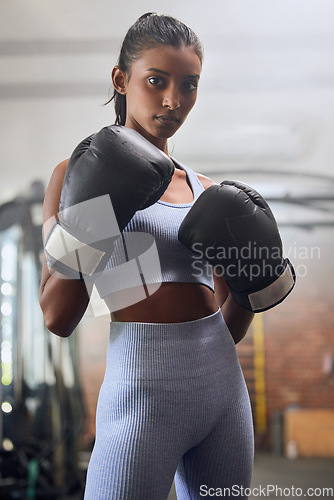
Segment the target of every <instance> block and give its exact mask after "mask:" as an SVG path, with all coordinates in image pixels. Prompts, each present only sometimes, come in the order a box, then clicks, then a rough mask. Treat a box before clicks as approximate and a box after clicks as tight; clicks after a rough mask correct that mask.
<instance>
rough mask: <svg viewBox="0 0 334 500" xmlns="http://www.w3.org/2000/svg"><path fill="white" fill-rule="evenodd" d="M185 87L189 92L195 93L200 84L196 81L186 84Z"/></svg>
mask: <svg viewBox="0 0 334 500" xmlns="http://www.w3.org/2000/svg"><path fill="white" fill-rule="evenodd" d="M183 87H184V89H185V90H186V91H187V92H194V91H195V90H197V88H198V83H197V82H195V81H188V82H184V83H183Z"/></svg>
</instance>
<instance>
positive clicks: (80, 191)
mask: <svg viewBox="0 0 334 500" xmlns="http://www.w3.org/2000/svg"><path fill="white" fill-rule="evenodd" d="M173 172H174V164H173V162H172V161H171V160H170V158H169V157H168V156H167V155H166V154H165V153H163V152H162V151H161V150H160V149H158V148H157V147H155V146H154V145H153V144H151V143H150V142H149V141H147V140H146V139H145V138H144V137H143V136H142V135H140V134H139V133H138V132H136V131H135V130H132V129H130V128H128V127H122V126H118V125H112V126H109V127H105V128H103V129H102V130H101V131H100V132H98V133H97V134H94V135H91V136H90V137H88V138H86V139H85V140H84V141H82V142H81V143H80V144H79V145H78V146H77V148H76V149H75V150H74V152H73V154H72V156H71V158H70V161H69V163H68V166H67V170H66V174H65V178H64V182H63V186H62V191H61V198H60V205H59V213H58V220H56V219H54V221H53V225H52V228H51V230H50V231H49V232H48V234H47V236H46V238H45V254H46V260H47V264H48V266H49V268H52V269H54V270H56V271H58V272H60V273H61V274H63V275H65V276H66V277H69V278H72V279H82V277H83V276H92V275H94V274H96V273H98V272H99V271H102V270H103V269H104V267H105V265H106V263H107V261H108V260H109V258H110V255H111V252H112V249H113V242H114V241H115V239H116V238H118V237H119V236H120V233H121V231H122V230H123V229H124V228H125V226H126V225H127V224H128V223H129V222H130V220H131V218H132V217H133V215H134V214H135V212H136V211H137V210H141V209H144V208H146V207H148V206H150V205H152V204H153V203H155V202H156V201H157V200H159V199H160V198H161V196H162V194H163V193H164V191H165V190H166V188H167V186H168V184H169V182H170V181H171V179H172V175H173ZM48 224H49V225H50V221H48Z"/></svg>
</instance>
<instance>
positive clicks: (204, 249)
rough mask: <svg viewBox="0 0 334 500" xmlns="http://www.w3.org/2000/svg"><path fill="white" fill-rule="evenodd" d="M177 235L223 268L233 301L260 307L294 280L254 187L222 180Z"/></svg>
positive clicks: (276, 300)
mask: <svg viewBox="0 0 334 500" xmlns="http://www.w3.org/2000/svg"><path fill="white" fill-rule="evenodd" d="M179 240H180V241H181V243H183V244H184V245H186V246H187V247H188V248H189V249H191V250H193V251H195V252H196V251H197V252H200V253H201V256H203V255H204V258H206V259H207V261H208V262H209V263H210V264H212V266H214V267H215V266H217V271H218V267H222V270H223V275H224V278H225V281H226V284H227V285H228V287H229V289H230V293H231V295H232V297H233V299H234V301H235V302H236V303H237V304H239V305H240V306H242V307H244V308H246V309H248V310H250V311H253V312H261V311H265V310H267V309H270V308H272V307H274V306H275V305H277V304H279V303H280V302H282V300H284V299H285V297H286V296H287V295H288V294H289V293H290V292H291V290H292V289H293V287H294V284H295V273H294V269H293V266H292V264H291V263H290V261H289V260H288V259H284V258H283V255H282V254H283V252H282V241H281V238H280V235H279V231H278V228H277V224H276V220H275V217H274V216H273V214H272V212H271V210H270V208H269V206H268V204H267V203H266V201H265V200H264V199H263V198H262V196H261V195H260V194H259V193H257V192H256V191H255V190H254V189H252V188H251V187H249V186H247V185H246V184H243V183H242V182H238V181H223V182H222V183H221V184H220V185H213V186H210V187H209V188H208V189H206V190H205V191H204V192H203V193H202V194H201V195H200V197H199V198H198V199H197V200H196V202H195V203H194V205H193V206H192V208H191V209H190V211H189V212H188V214H187V216H186V217H185V219H184V220H183V222H182V224H181V226H180V229H179Z"/></svg>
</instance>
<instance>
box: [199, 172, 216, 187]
mask: <svg viewBox="0 0 334 500" xmlns="http://www.w3.org/2000/svg"><path fill="white" fill-rule="evenodd" d="M196 176H197V178H198V180H199V181H200V183H201V184H202V186H203V187H204V189H207V188H208V187H210V186H213V185H214V184H216V183H215V182H213V180H212V179H210V177H207V176H206V175H202V174H196Z"/></svg>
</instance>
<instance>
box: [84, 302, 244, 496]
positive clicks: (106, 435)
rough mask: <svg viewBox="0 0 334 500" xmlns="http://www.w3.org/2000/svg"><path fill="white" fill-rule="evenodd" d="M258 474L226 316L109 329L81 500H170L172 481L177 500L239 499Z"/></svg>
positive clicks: (238, 370) (116, 326) (121, 325)
mask: <svg viewBox="0 0 334 500" xmlns="http://www.w3.org/2000/svg"><path fill="white" fill-rule="evenodd" d="M252 467H253V426H252V416H251V409H250V404H249V397H248V392H247V389H246V386H245V382H244V378H243V375H242V372H241V369H240V365H239V362H238V358H237V354H236V350H235V346H234V342H233V340H232V337H231V335H230V333H229V331H228V329H227V327H226V324H225V321H224V318H223V316H222V314H221V311H220V310H218V311H217V312H216V313H214V314H212V315H210V316H207V317H204V318H201V319H199V320H194V321H189V322H185V323H163V324H162V323H158V324H157V323H120V322H119V323H111V334H110V343H109V349H108V356H107V369H106V373H105V378H104V381H103V384H102V387H101V391H100V395H99V401H98V407H97V416H96V442H95V446H94V449H93V453H92V456H91V460H90V463H89V467H88V473H87V483H86V491H85V500H166V499H167V497H168V493H169V491H170V488H171V485H172V482H173V478H174V475H175V486H176V491H177V498H178V500H199V499H203V498H204V497H205V496H206V497H207V498H215V495H213V493H216V492H217V491H218V493H217V498H218V497H219V498H222V495H221V494H220V493H221V491H220V490H222V491H224V493H225V498H229V495H228V493H229V491H230V497H231V498H234V497H237V498H239V499H241V498H246V497H245V495H244V494H243V491H242V489H243V488H248V487H249V486H250V481H251V474H252ZM217 489H220V490H217ZM209 493H210V495H209Z"/></svg>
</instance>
